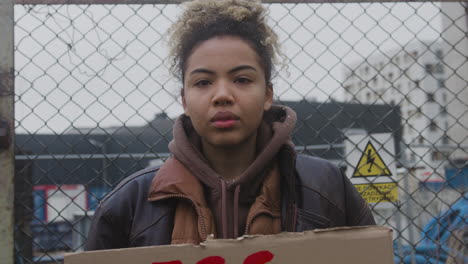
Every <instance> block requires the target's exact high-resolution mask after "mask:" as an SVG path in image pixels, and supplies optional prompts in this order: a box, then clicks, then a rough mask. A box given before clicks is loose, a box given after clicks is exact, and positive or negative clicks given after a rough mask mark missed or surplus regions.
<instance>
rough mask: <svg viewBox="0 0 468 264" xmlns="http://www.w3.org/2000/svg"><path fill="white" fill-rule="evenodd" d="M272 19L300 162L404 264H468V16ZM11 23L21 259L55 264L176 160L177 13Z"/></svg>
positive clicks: (402, 8)
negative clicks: (117, 200) (362, 213)
mask: <svg viewBox="0 0 468 264" xmlns="http://www.w3.org/2000/svg"><path fill="white" fill-rule="evenodd" d="M267 6H268V8H269V10H270V23H271V25H272V26H273V28H274V29H275V30H276V32H277V33H278V34H279V36H280V39H281V43H282V47H283V51H284V52H285V54H286V55H287V57H288V58H289V61H288V62H287V65H288V68H287V69H286V70H282V71H280V72H279V74H278V76H277V77H276V79H275V80H274V90H275V96H276V97H275V99H276V100H277V101H278V102H279V103H281V104H286V105H289V106H291V107H292V108H293V109H294V110H296V112H297V114H298V124H297V126H296V129H295V132H294V135H293V141H294V143H295V145H296V147H297V149H298V151H300V152H306V153H308V154H310V155H314V156H318V157H322V158H326V159H329V160H331V161H332V162H334V163H335V164H337V165H338V166H340V168H341V169H342V170H343V172H344V173H346V174H347V175H348V176H350V177H351V178H352V180H353V183H355V184H356V187H357V188H358V189H359V190H360V192H362V194H363V196H364V197H365V198H366V199H367V200H368V201H369V202H370V206H371V208H372V210H373V213H374V216H375V218H376V220H377V221H378V224H381V225H388V226H390V227H392V228H393V229H394V230H395V232H394V241H395V242H394V250H395V263H468V260H467V254H468V253H467V249H466V242H467V237H468V227H467V226H468V225H467V223H468V218H467V217H468V211H467V210H468V209H467V208H468V196H467V194H466V191H467V186H468V179H467V178H468V176H467V175H468V167H467V160H468V150H467V148H468V103H467V102H468V87H467V80H468V61H467V57H468V38H467V37H466V36H467V35H466V34H467V32H468V28H467V27H468V19H467V8H468V5H467V4H466V2H452V3H448V2H443V3H438V2H421V3H420V2H411V3H407V2H401V3H396V2H395V3H384V2H371V3H326V4H325V3H324V4H321V3H309V4H305V3H300V4H291V3H275V4H267ZM14 11H15V18H14V20H15V28H14V30H15V50H14V56H15V87H16V94H15V120H16V124H15V126H16V176H15V183H16V186H15V187H16V189H15V219H16V220H15V223H16V224H15V258H16V259H15V261H16V263H61V262H63V254H64V253H65V252H71V251H80V250H82V249H83V243H84V242H85V240H86V235H87V230H88V228H89V222H90V219H91V218H92V212H93V209H94V208H95V206H96V204H97V203H98V201H99V200H100V199H101V198H102V197H103V196H104V195H105V194H106V193H107V192H108V191H109V190H111V189H112V187H114V186H115V185H116V184H117V183H118V182H119V181H120V180H122V179H123V178H124V177H125V176H128V175H129V174H131V173H132V172H135V171H137V170H139V169H142V168H145V167H148V166H153V165H158V164H160V163H162V161H163V160H164V159H165V158H166V157H168V152H169V151H168V148H167V143H168V142H169V141H170V140H171V138H172V134H171V133H172V125H173V123H174V120H175V118H176V117H177V116H178V114H180V113H181V112H182V108H181V103H180V98H179V96H178V94H179V89H180V87H181V85H180V84H179V83H178V82H177V81H176V80H175V79H174V78H173V77H172V76H171V74H170V73H169V71H168V64H167V61H166V56H167V54H168V51H167V46H166V44H165V38H166V30H167V29H168V27H169V26H170V25H171V24H172V23H173V22H174V20H175V18H176V17H177V15H178V14H179V13H180V11H181V7H180V6H179V5H175V4H170V5H169V4H167V5H163V4H152V5H72V4H66V5H24V4H21V5H20V4H17V5H15V9H14ZM372 165H375V166H374V167H372ZM385 175H387V176H385ZM377 176H378V177H377Z"/></svg>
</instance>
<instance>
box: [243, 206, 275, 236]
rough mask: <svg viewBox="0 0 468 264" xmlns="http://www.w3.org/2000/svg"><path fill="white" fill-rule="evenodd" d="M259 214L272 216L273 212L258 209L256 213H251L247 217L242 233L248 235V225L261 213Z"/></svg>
mask: <svg viewBox="0 0 468 264" xmlns="http://www.w3.org/2000/svg"><path fill="white" fill-rule="evenodd" d="M261 214H267V215H269V216H271V217H272V218H273V214H272V213H271V212H270V211H268V210H260V211H258V212H257V213H256V214H254V215H252V216H251V217H250V218H249V219H247V223H246V224H245V232H244V235H248V234H249V229H250V225H251V224H252V222H253V220H254V219H255V217H257V216H259V215H261Z"/></svg>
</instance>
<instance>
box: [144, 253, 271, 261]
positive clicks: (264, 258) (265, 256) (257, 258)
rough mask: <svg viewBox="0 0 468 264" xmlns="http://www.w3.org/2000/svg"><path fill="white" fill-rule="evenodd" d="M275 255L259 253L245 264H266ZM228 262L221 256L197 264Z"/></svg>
mask: <svg viewBox="0 0 468 264" xmlns="http://www.w3.org/2000/svg"><path fill="white" fill-rule="evenodd" d="M273 257H274V255H273V253H271V252H270V251H268V250H264V251H259V252H255V253H253V254H251V255H250V256H248V257H247V258H245V260H244V262H243V264H265V263H268V262H270V261H271V260H272V259H273ZM225 263H226V261H225V260H224V258H222V257H220V256H210V257H206V258H204V259H202V260H200V261H198V262H197V264H225ZM152 264H182V261H180V260H173V261H165V262H153V263H152Z"/></svg>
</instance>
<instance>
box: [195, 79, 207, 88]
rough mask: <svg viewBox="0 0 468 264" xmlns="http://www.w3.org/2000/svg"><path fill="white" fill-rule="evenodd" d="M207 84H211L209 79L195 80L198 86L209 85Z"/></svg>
mask: <svg viewBox="0 0 468 264" xmlns="http://www.w3.org/2000/svg"><path fill="white" fill-rule="evenodd" d="M207 85H210V81H208V80H199V81H197V82H195V86H197V87H202V86H207Z"/></svg>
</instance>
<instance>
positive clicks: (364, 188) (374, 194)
mask: <svg viewBox="0 0 468 264" xmlns="http://www.w3.org/2000/svg"><path fill="white" fill-rule="evenodd" d="M354 187H356V189H357V190H358V192H359V193H360V194H361V196H362V198H364V200H366V201H367V202H368V203H381V202H396V201H398V189H397V184H396V183H393V182H389V183H371V184H356V185H354Z"/></svg>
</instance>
